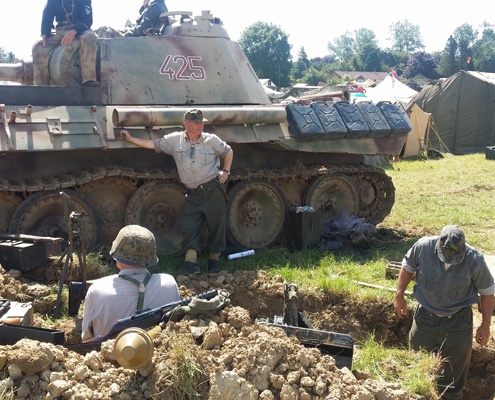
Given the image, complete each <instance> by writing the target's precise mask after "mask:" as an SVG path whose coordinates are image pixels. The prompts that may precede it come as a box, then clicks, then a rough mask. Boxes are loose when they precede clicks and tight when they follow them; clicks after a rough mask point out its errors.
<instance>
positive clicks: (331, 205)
mask: <svg viewBox="0 0 495 400" xmlns="http://www.w3.org/2000/svg"><path fill="white" fill-rule="evenodd" d="M304 204H305V205H309V206H311V207H313V208H314V209H315V211H318V212H320V213H321V215H322V218H323V222H324V223H326V222H328V221H330V220H332V219H335V218H336V217H340V216H341V215H349V216H352V215H357V212H358V197H357V193H356V190H355V189H354V185H353V184H352V181H351V180H350V179H349V177H347V176H346V175H322V176H320V177H319V178H317V179H315V180H314V181H313V182H312V183H311V184H310V186H309V188H308V191H307V192H306V196H305V201H304Z"/></svg>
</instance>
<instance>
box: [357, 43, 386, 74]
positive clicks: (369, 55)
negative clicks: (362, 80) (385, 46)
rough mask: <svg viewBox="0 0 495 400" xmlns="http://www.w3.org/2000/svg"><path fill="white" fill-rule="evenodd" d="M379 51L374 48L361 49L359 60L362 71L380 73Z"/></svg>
mask: <svg viewBox="0 0 495 400" xmlns="http://www.w3.org/2000/svg"><path fill="white" fill-rule="evenodd" d="M380 56H381V54H380V49H379V48H378V47H375V46H368V47H365V48H363V51H362V54H361V59H362V60H363V70H364V71H382V62H381V59H380Z"/></svg>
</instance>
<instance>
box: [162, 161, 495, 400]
mask: <svg viewBox="0 0 495 400" xmlns="http://www.w3.org/2000/svg"><path fill="white" fill-rule="evenodd" d="M383 168H384V169H385V170H386V172H387V174H388V175H389V176H391V177H392V180H393V183H394V185H395V188H396V193H395V204H394V206H393V208H392V211H391V213H390V215H389V216H387V218H386V219H385V220H384V221H383V223H381V224H380V225H379V226H378V227H377V228H378V231H379V233H380V234H381V236H380V239H381V242H378V243H377V242H375V243H374V244H373V245H371V246H369V247H368V248H357V247H347V248H344V249H340V250H338V251H333V252H330V251H327V252H323V251H320V250H305V251H290V250H288V249H282V248H272V249H262V250H256V254H255V255H253V256H249V257H245V258H240V259H236V260H232V261H226V260H225V259H222V260H221V267H222V268H225V269H228V270H230V271H235V270H258V269H263V270H266V271H268V273H270V274H273V275H276V274H278V275H280V276H281V277H282V279H283V280H286V281H287V282H290V283H296V284H298V286H299V289H300V290H301V291H302V293H304V292H303V291H304V286H307V287H320V288H322V289H323V290H325V291H328V292H339V293H348V294H349V295H351V294H352V295H353V296H361V298H362V299H363V301H366V299H369V298H370V297H382V298H383V297H384V298H386V299H387V298H388V299H389V300H390V301H393V296H394V294H393V292H392V291H390V290H385V289H384V290H379V289H370V288H367V287H363V286H361V285H358V284H356V283H355V281H360V282H367V283H370V284H374V285H378V286H382V287H384V288H389V289H393V288H395V280H394V279H389V278H386V276H385V269H386V267H387V265H388V264H389V263H390V262H400V261H401V259H402V257H403V255H404V254H405V252H406V251H407V250H408V249H409V247H411V245H412V244H413V243H414V242H415V241H416V240H417V239H419V238H420V237H421V236H424V235H436V234H438V233H439V231H440V229H441V228H442V226H444V225H446V224H457V225H459V226H460V227H461V228H462V229H463V230H464V232H465V234H466V237H467V241H468V242H469V243H470V244H471V245H473V246H474V247H476V248H478V249H479V250H482V251H483V252H485V253H486V254H495V241H494V240H493V238H494V237H495V179H494V177H495V161H491V160H486V158H485V156H484V154H472V155H463V156H450V155H449V156H446V157H445V158H443V159H428V160H411V161H404V160H403V161H399V162H394V163H391V164H388V165H386V166H384V167H383ZM200 261H201V264H202V265H206V260H205V259H204V257H202V258H201V260H200ZM182 263H183V258H182V257H181V256H179V255H162V256H160V262H159V264H158V265H157V266H156V267H155V268H154V269H153V272H168V273H171V274H173V275H176V268H177V267H179V266H181V265H182ZM412 285H413V283H411V285H410V288H409V289H410V290H411V289H412ZM357 347H358V348H359V349H358V351H357V352H356V356H355V357H354V360H353V362H354V367H355V368H357V369H360V370H363V371H369V373H370V374H371V375H373V376H375V377H377V378H378V379H383V380H390V381H394V380H396V381H397V382H400V384H401V385H402V387H405V388H408V389H409V390H410V391H412V392H413V393H417V394H420V395H422V396H425V397H426V398H435V396H434V393H433V392H434V389H432V387H433V386H432V382H433V381H434V375H433V372H432V371H435V368H436V365H437V364H438V360H437V359H435V358H434V357H431V356H430V355H428V354H425V353H414V352H410V351H408V350H407V349H398V348H387V347H384V346H382V345H381V343H377V342H376V341H375V339H374V337H373V336H370V339H369V340H367V341H366V342H364V343H358V344H357ZM179 353H180V352H179ZM392 361H393V362H392ZM387 365H393V368H392V369H391V368H390V367H387ZM432 391H433V392H432Z"/></svg>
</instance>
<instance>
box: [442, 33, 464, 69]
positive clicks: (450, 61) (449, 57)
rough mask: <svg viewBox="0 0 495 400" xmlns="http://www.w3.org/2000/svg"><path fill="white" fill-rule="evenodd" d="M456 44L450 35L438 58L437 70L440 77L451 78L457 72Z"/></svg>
mask: <svg viewBox="0 0 495 400" xmlns="http://www.w3.org/2000/svg"><path fill="white" fill-rule="evenodd" d="M457 47H458V46H457V42H456V41H455V39H454V38H453V36H452V35H450V36H449V38H448V39H447V44H446V45H445V48H444V50H443V52H442V54H441V56H440V63H439V66H438V70H439V72H440V74H441V75H442V76H445V77H447V76H451V75H454V74H455V73H457V72H458V71H459V64H458V63H457V61H456V54H457Z"/></svg>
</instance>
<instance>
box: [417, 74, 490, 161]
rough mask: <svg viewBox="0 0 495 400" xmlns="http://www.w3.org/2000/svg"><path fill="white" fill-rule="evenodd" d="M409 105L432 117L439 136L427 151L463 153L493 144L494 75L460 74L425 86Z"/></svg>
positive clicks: (433, 139) (482, 149)
mask: <svg viewBox="0 0 495 400" xmlns="http://www.w3.org/2000/svg"><path fill="white" fill-rule="evenodd" d="M412 102H414V103H415V104H417V105H418V106H419V108H421V109H422V110H423V111H424V112H427V113H430V114H431V115H432V120H433V121H434V128H435V131H436V132H437V134H438V135H437V136H430V138H429V140H430V143H429V148H437V149H439V150H444V149H445V148H447V149H448V150H449V151H450V152H451V153H454V154H455V153H457V154H463V153H470V152H479V151H484V150H485V148H486V147H487V146H493V145H495V73H486V72H475V71H460V72H458V73H457V74H455V75H452V76H451V77H450V78H447V79H445V80H443V81H441V82H439V83H437V84H436V85H433V86H429V87H424V88H423V90H421V92H419V93H418V94H417V95H416V96H415V97H414V98H413V99H412ZM442 142H443V143H442Z"/></svg>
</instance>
